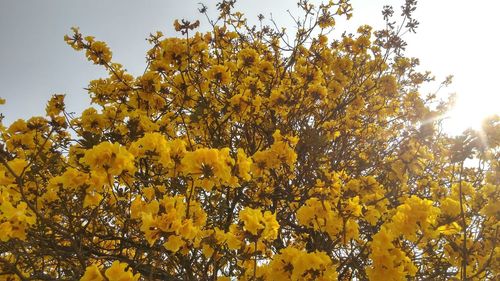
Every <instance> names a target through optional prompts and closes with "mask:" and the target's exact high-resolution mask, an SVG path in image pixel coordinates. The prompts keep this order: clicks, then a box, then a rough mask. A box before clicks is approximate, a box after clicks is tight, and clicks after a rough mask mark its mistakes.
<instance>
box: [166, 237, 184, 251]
mask: <svg viewBox="0 0 500 281" xmlns="http://www.w3.org/2000/svg"><path fill="white" fill-rule="evenodd" d="M184 244H185V243H184V241H183V240H182V238H181V237H179V236H177V235H170V237H168V240H167V242H165V243H164V244H163V246H164V247H165V249H167V250H169V251H172V252H174V253H175V252H177V251H179V249H180V248H181V247H182V246H184Z"/></svg>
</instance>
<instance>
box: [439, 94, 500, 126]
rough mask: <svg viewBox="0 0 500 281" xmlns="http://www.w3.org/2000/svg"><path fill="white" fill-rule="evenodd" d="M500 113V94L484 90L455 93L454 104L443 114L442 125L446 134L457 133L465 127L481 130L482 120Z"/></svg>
mask: <svg viewBox="0 0 500 281" xmlns="http://www.w3.org/2000/svg"><path fill="white" fill-rule="evenodd" d="M495 114H500V96H499V95H496V94H488V93H486V92H482V93H477V94H475V95H473V94H468V95H465V94H463V95H460V94H458V95H457V99H456V102H455V105H454V106H453V107H452V108H451V110H450V111H449V112H448V114H447V115H446V116H445V120H444V123H443V126H444V128H445V130H446V131H447V133H448V134H450V135H459V134H461V133H463V132H464V131H465V130H467V129H473V130H475V131H480V130H481V124H482V122H483V120H484V119H485V118H486V117H488V116H491V115H495Z"/></svg>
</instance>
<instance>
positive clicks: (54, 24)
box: [0, 0, 500, 126]
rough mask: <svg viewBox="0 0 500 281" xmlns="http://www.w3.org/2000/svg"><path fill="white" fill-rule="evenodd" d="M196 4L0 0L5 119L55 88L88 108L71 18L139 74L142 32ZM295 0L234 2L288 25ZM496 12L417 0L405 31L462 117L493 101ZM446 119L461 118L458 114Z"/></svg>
mask: <svg viewBox="0 0 500 281" xmlns="http://www.w3.org/2000/svg"><path fill="white" fill-rule="evenodd" d="M199 2H203V3H205V4H206V5H207V6H208V7H209V11H212V12H214V10H215V7H214V6H215V5H214V3H215V2H216V1H213V0H184V1H179V0H177V1H173V0H145V1H130V0H114V1H111V0H85V1H83V0H81V1H68V0H45V1H39V0H0V85H1V89H0V97H2V98H5V99H6V100H7V103H6V104H5V105H3V106H1V107H0V112H2V113H3V114H4V115H5V116H6V118H5V119H4V124H10V123H11V122H13V121H15V120H16V119H18V118H28V117H30V116H33V115H43V114H44V108H45V103H46V102H47V100H48V99H49V98H50V96H51V95H52V94H55V93H64V94H66V95H67V97H66V102H67V108H68V110H69V111H75V112H80V111H81V110H83V109H84V108H86V107H88V105H89V101H90V100H89V98H88V96H87V94H86V92H85V90H84V89H83V88H84V87H86V86H87V85H88V82H89V81H90V80H92V79H96V78H99V77H104V76H105V75H106V73H105V72H104V71H103V70H102V68H100V67H98V66H95V65H93V64H92V63H90V62H88V61H86V59H85V57H84V53H83V52H76V51H74V50H73V49H71V48H70V47H69V46H68V45H66V44H65V42H64V41H63V36H64V35H65V34H68V33H69V32H70V27H72V26H78V27H80V30H81V31H82V33H83V34H85V35H93V36H95V37H96V38H97V39H98V40H103V41H105V42H107V43H108V45H109V46H110V47H111V49H112V51H113V61H116V62H119V63H122V64H123V65H124V66H125V67H126V68H127V69H128V70H129V71H130V72H131V73H132V74H134V75H138V74H140V73H142V72H143V70H144V67H145V53H146V51H147V50H148V48H149V45H148V43H147V42H146V41H145V38H146V37H147V36H148V34H149V33H150V32H154V31H156V30H161V31H162V32H163V33H164V34H166V35H167V36H174V35H176V33H175V32H174V31H173V27H172V22H173V21H174V20H175V19H177V18H186V19H191V20H194V19H201V21H202V24H203V23H206V20H204V19H203V18H201V15H200V14H199V13H198V12H197V9H198V8H199V7H200V6H199V5H198V3H199ZM295 2H296V1H294V0H251V1H250V0H239V2H238V5H237V6H238V7H239V8H240V10H241V11H242V12H244V13H245V14H246V15H247V16H248V17H249V18H250V19H255V18H256V15H257V14H259V13H262V14H263V15H264V16H266V17H268V16H269V15H270V14H271V13H272V15H273V17H274V18H275V19H276V21H277V22H278V23H279V24H280V25H283V26H287V25H288V26H289V28H292V27H291V26H290V24H291V20H290V18H289V16H288V14H287V12H286V10H287V9H289V10H290V11H291V13H292V14H294V11H296V4H295ZM312 2H313V3H318V2H320V1H312ZM403 2H404V0H353V1H352V4H353V7H354V17H353V19H352V20H350V21H348V22H347V23H345V24H344V23H343V24H341V25H339V26H338V27H337V28H338V30H339V31H340V30H342V29H345V28H347V29H349V30H355V29H356V28H357V27H358V26H359V25H361V24H370V25H372V26H375V27H377V26H380V25H381V24H382V23H383V21H382V16H381V9H382V6H383V5H385V4H390V5H393V6H394V7H395V10H396V11H397V12H398V13H399V12H400V10H399V7H400V6H401V5H402V4H403ZM499 10H500V1H496V0H475V1H466V0H420V1H418V8H417V11H416V13H415V17H416V18H417V20H419V21H420V26H419V28H418V30H417V34H408V35H407V36H406V37H405V39H406V40H407V42H408V48H407V54H408V55H410V56H414V57H418V58H420V61H421V70H431V71H432V72H433V73H434V74H435V75H436V77H437V80H439V81H441V80H442V79H444V78H445V76H447V75H449V74H453V75H454V76H455V79H454V84H453V85H452V86H451V87H450V88H448V89H445V90H444V91H443V94H448V93H451V92H456V93H457V94H458V95H459V97H461V100H462V102H461V104H459V105H458V107H463V108H462V109H460V110H458V109H457V112H458V114H460V115H464V114H467V115H468V117H467V116H466V118H469V119H470V118H471V117H472V116H474V115H477V114H479V113H480V112H482V113H484V112H498V110H499V108H500V105H499V104H498V103H500V100H499V96H500V91H499V90H498V89H499V87H498V85H497V84H498V80H499V74H500V71H499V70H498V67H499V66H500V58H499V54H498V53H499V52H498V48H499V47H498V43H499V42H500V39H498V33H499V31H498V29H499V28H500V17H499V16H498V11H499ZM295 14H296V13H295ZM205 26H206V25H205ZM202 29H203V25H202ZM430 90H431V89H428V91H430ZM424 91H426V90H424ZM455 121H456V123H464V122H466V119H459V118H456V120H455ZM455 126H458V125H457V124H455Z"/></svg>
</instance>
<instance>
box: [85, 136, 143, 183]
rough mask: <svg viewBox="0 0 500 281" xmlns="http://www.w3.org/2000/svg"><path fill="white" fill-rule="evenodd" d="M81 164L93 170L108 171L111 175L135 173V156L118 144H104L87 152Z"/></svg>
mask: <svg viewBox="0 0 500 281" xmlns="http://www.w3.org/2000/svg"><path fill="white" fill-rule="evenodd" d="M80 162H82V163H84V164H87V165H88V166H90V169H91V170H96V171H97V172H99V171H106V172H108V173H109V174H110V175H115V176H116V175H120V174H121V173H122V172H123V171H128V172H130V173H133V172H134V171H135V166H134V156H133V155H132V154H131V153H130V152H128V151H127V150H126V149H125V148H124V147H122V146H121V145H120V144H118V143H114V144H112V143H110V142H102V143H100V144H98V145H96V146H94V147H93V148H92V149H90V150H87V151H86V152H85V156H84V157H82V159H81V160H80Z"/></svg>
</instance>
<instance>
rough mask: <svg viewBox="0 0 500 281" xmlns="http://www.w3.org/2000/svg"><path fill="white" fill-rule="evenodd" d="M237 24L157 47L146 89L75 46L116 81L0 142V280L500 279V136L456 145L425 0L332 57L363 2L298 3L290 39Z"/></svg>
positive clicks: (11, 129) (97, 44)
mask: <svg viewBox="0 0 500 281" xmlns="http://www.w3.org/2000/svg"><path fill="white" fill-rule="evenodd" d="M233 6H234V1H232V0H229V1H228V0H225V1H222V2H220V3H219V4H217V9H218V11H219V17H218V18H217V20H210V19H209V23H210V24H211V26H212V30H211V31H210V32H206V33H200V32H195V31H194V30H195V29H196V28H197V27H198V24H199V23H198V21H196V22H189V21H185V20H183V21H180V22H179V21H176V22H175V24H174V27H175V29H176V30H177V31H179V32H180V37H178V38H164V36H163V35H162V34H161V33H160V32H157V33H155V34H152V35H151V36H150V37H149V42H150V43H151V49H150V50H149V51H148V52H147V69H146V71H145V72H144V74H143V75H141V76H139V77H133V76H132V75H130V74H128V73H127V72H126V71H125V70H124V68H123V67H122V66H121V65H120V64H118V63H115V62H113V61H112V53H111V51H110V50H109V48H108V47H107V45H106V44H105V43H104V42H101V41H97V40H96V39H95V38H94V37H91V36H86V37H85V36H84V35H82V34H81V33H80V31H79V30H78V29H77V28H73V33H72V34H71V35H69V36H66V37H65V40H66V42H67V43H68V44H69V45H70V46H71V47H73V48H74V49H75V50H81V51H84V52H85V55H86V56H87V58H88V59H89V60H90V61H91V62H93V63H95V64H98V65H101V66H103V67H104V68H105V69H106V70H107V71H108V72H109V76H108V77H106V78H103V79H98V80H94V81H91V82H90V84H89V86H88V92H89V94H90V97H91V99H92V103H93V105H92V106H91V107H89V108H88V109H86V110H85V111H83V113H82V114H81V115H78V116H76V115H73V114H70V113H68V112H67V111H66V110H65V106H64V95H54V96H53V97H52V98H51V99H50V101H49V102H48V104H47V107H46V113H47V114H46V116H45V117H32V118H30V119H28V120H17V121H15V122H14V123H12V124H11V125H10V126H8V128H7V127H4V126H2V127H1V131H0V132H1V140H0V161H1V162H0V163H1V164H0V224H1V232H0V240H1V242H0V272H1V273H0V280H56V279H57V280H77V279H80V280H236V279H238V280H352V279H353V280H407V279H413V280H424V279H425V280H448V279H453V278H455V279H461V280H485V279H490V280H493V279H495V278H498V274H499V264H498V261H499V254H500V251H499V249H500V248H499V247H498V245H497V242H498V238H499V233H498V226H499V224H498V221H499V220H498V219H499V215H500V213H499V212H500V208H499V204H498V200H499V188H498V187H499V185H500V165H499V161H498V159H499V152H500V150H499V145H500V135H499V133H500V130H499V119H498V117H496V118H491V119H489V120H488V121H487V122H485V127H484V130H483V132H482V134H477V133H474V132H472V131H469V132H467V133H466V134H464V135H463V136H460V137H455V138H454V137H450V136H447V135H445V134H443V133H442V130H441V129H442V128H441V126H440V121H439V118H438V117H439V116H440V115H442V114H443V113H444V112H445V111H446V108H447V106H448V105H447V103H446V102H441V101H439V100H438V99H437V98H436V97H435V96H434V95H429V96H427V97H423V95H421V94H420V93H419V87H420V86H421V84H422V83H425V82H428V81H430V80H432V76H431V74H430V73H420V72H418V71H417V70H416V67H417V66H418V60H417V59H414V58H408V57H405V55H404V47H405V42H404V41H403V39H402V38H401V35H402V34H403V33H405V32H407V31H410V32H413V31H414V29H415V28H416V26H417V24H418V22H417V21H416V20H415V19H414V18H413V17H412V12H413V10H414V9H415V1H412V0H409V1H406V2H405V4H404V5H403V7H402V17H401V19H400V20H399V23H398V22H397V21H396V20H394V17H393V14H394V10H393V9H392V7H389V6H386V7H384V10H383V15H384V19H385V21H386V28H385V29H383V30H378V31H373V30H372V28H371V27H369V26H361V27H360V28H359V29H358V31H357V33H356V34H345V33H344V34H343V35H342V36H340V37H339V38H338V39H336V40H331V39H329V38H328V37H327V34H328V32H329V30H331V28H332V27H333V26H334V25H335V19H338V17H342V16H346V17H348V18H349V17H350V15H351V7H350V5H349V3H348V1H347V0H340V1H330V2H329V3H328V4H322V5H319V6H317V7H315V6H313V5H311V4H309V3H308V2H307V1H300V2H299V6H300V7H301V8H302V11H303V15H302V16H301V17H300V18H297V20H296V24H297V30H296V33H295V34H294V35H293V37H291V38H290V39H288V36H292V34H287V32H286V31H285V30H283V29H279V28H277V27H270V26H267V25H265V24H264V22H265V21H264V19H263V17H262V16H260V17H259V19H260V21H261V23H263V24H262V25H261V27H253V26H250V25H248V24H247V22H246V19H245V18H244V16H243V14H242V13H240V12H235V11H233ZM206 10H207V9H206V7H204V6H203V7H202V8H201V9H200V11H201V12H202V13H204V14H206ZM271 23H272V20H271ZM448 82H449V81H446V83H444V84H447V83H448ZM471 158H472V159H473V160H470V159H471ZM467 159H469V160H467ZM466 160H467V161H475V162H474V163H478V166H477V167H476V166H472V165H468V164H467V163H468V162H466ZM464 163H465V164H464Z"/></svg>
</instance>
